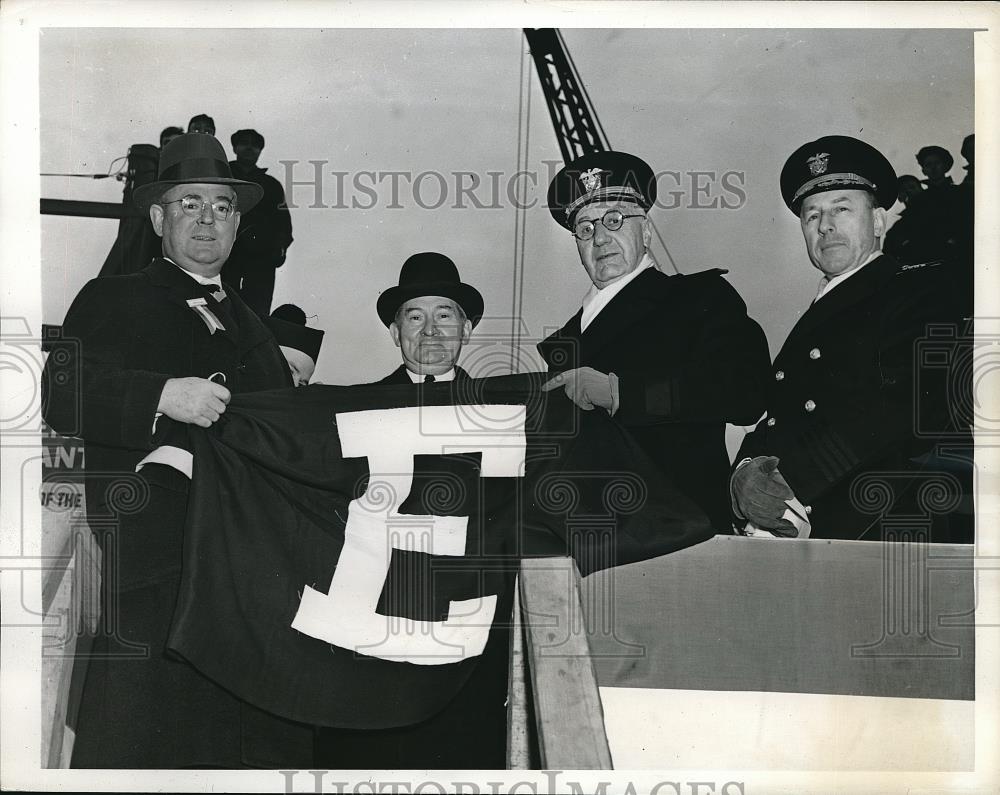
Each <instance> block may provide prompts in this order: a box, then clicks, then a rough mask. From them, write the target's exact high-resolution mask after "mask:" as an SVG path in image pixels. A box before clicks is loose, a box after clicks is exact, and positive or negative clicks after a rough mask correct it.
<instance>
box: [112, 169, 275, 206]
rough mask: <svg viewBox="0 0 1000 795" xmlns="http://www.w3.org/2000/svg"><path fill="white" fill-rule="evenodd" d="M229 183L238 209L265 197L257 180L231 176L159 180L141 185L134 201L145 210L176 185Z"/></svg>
mask: <svg viewBox="0 0 1000 795" xmlns="http://www.w3.org/2000/svg"><path fill="white" fill-rule="evenodd" d="M192 184H202V185H229V186H231V187H232V188H233V190H235V191H236V211H237V212H240V213H246V212H249V211H250V210H251V209H253V207H254V206H255V205H256V204H257V203H258V202H259V201H260V200H261V199H262V198H263V196H264V188H262V187H261V186H260V185H258V184H257V183H256V182H247V181H246V180H243V179H236V178H230V177H207V178H205V179H197V178H193V177H192V178H190V179H176V180H158V181H156V182H150V183H149V184H148V185H140V186H139V187H138V188H136V189H135V190H134V191H133V192H132V201H133V202H135V204H136V206H137V207H138V208H139V209H140V210H143V211H146V210H149V208H150V207H152V206H153V205H154V204H156V203H157V202H158V201H159V199H160V197H161V196H162V195H163V193H164V192H165V191H167V190H169V189H170V188H172V187H174V185H192Z"/></svg>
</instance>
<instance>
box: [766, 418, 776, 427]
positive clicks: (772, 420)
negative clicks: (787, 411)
mask: <svg viewBox="0 0 1000 795" xmlns="http://www.w3.org/2000/svg"><path fill="white" fill-rule="evenodd" d="M776 422H777V420H776V419H775V418H774V417H768V418H767V427H768V428H773V427H774V423H776Z"/></svg>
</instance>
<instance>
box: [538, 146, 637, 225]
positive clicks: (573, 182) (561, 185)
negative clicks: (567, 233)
mask: <svg viewBox="0 0 1000 795" xmlns="http://www.w3.org/2000/svg"><path fill="white" fill-rule="evenodd" d="M655 201H656V175H655V174H653V169H651V168H650V167H649V166H648V165H647V164H646V162H645V161H644V160H642V159H641V158H638V157H636V156H635V155H630V154H627V153H626V152H592V153H590V154H588V155H583V157H579V158H577V159H576V160H574V161H573V162H572V163H569V164H567V165H566V166H564V167H563V168H562V170H560V171H559V173H558V174H556V176H555V178H554V179H553V180H552V182H551V183H550V184H549V193H548V206H549V212H550V213H552V217H553V218H555V219H556V222H557V223H559V224H561V225H562V226H565V227H566V228H567V229H569V230H572V229H573V219H574V218H575V217H576V214H577V213H578V212H579V211H580V210H581V209H582V208H583V207H586V206H587V205H588V204H592V203H594V202H630V203H632V204H637V205H639V206H640V207H642V208H643V209H644V210H648V209H649V208H650V207H652V206H653V203H654V202H655Z"/></svg>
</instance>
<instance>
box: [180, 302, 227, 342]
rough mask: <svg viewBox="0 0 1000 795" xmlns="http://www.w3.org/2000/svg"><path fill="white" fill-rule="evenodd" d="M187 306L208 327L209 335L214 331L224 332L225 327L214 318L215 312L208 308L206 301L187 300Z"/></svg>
mask: <svg viewBox="0 0 1000 795" xmlns="http://www.w3.org/2000/svg"><path fill="white" fill-rule="evenodd" d="M187 305H188V306H189V307H191V308H192V309H193V310H194V311H195V313H196V314H197V315H198V317H200V318H201V319H202V321H203V322H204V323H205V325H206V326H207V327H208V333H209V334H214V333H215V332H216V331H225V330H226V327H225V326H223V325H222V321H221V320H219V318H217V317H216V316H215V312H213V311H212V310H211V309H209V308H208V301H206V300H205V299H204V298H189V299H188V300H187Z"/></svg>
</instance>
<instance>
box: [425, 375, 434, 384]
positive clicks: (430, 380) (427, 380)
mask: <svg viewBox="0 0 1000 795" xmlns="http://www.w3.org/2000/svg"><path fill="white" fill-rule="evenodd" d="M424 383H425V384H433V383H434V376H432V375H425V376H424Z"/></svg>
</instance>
